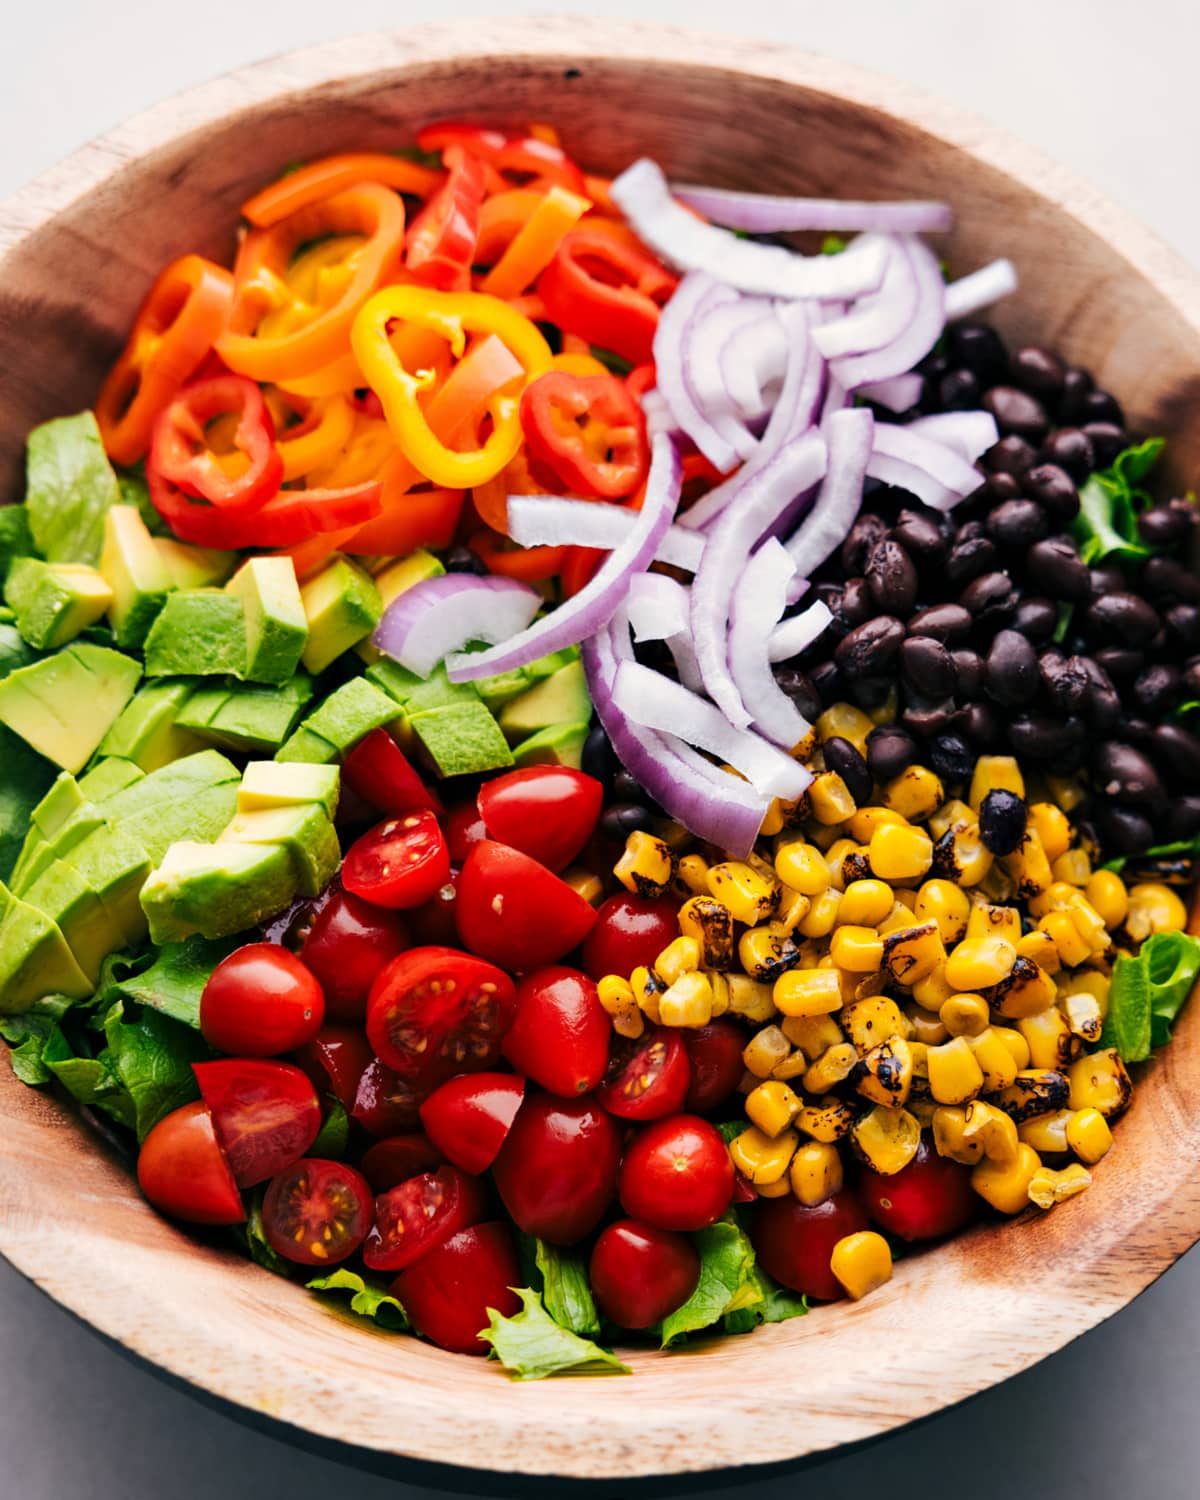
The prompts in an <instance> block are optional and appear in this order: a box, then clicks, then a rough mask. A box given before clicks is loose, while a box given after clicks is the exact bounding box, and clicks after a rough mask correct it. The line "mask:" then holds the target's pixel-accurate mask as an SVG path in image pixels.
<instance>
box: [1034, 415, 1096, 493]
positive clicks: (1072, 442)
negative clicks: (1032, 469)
mask: <svg viewBox="0 0 1200 1500" xmlns="http://www.w3.org/2000/svg"><path fill="white" fill-rule="evenodd" d="M1045 464H1053V465H1054V466H1055V467H1056V468H1059V469H1062V471H1063V472H1064V473H1065V474H1066V475H1067V476H1068V478H1070V479H1072V480H1074V482H1075V483H1076V484H1082V483H1083V481H1084V480H1085V479H1086V478H1087V477H1088V475H1089V474H1090V473H1091V472H1092V470H1093V469H1094V468H1095V467H1096V455H1095V453H1094V451H1093V449H1092V443H1091V439H1090V438H1089V437H1088V435H1087V433H1086V432H1084V431H1083V429H1082V428H1081V427H1060V428H1059V429H1058V431H1057V432H1052V433H1051V434H1050V436H1049V437H1048V438H1047V439H1046V441H1045V442H1044V443H1043V444H1042V446H1041V449H1040V450H1039V452H1038V467H1041V466H1043V465H1045Z"/></svg>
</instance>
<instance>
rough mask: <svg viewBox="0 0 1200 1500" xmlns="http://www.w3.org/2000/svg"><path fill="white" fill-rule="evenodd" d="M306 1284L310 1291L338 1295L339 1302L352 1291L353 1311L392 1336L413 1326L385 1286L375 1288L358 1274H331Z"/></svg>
mask: <svg viewBox="0 0 1200 1500" xmlns="http://www.w3.org/2000/svg"><path fill="white" fill-rule="evenodd" d="M305 1285H306V1286H307V1287H308V1290H309V1291H310V1292H320V1293H336V1294H338V1296H339V1300H340V1296H341V1294H342V1293H344V1292H349V1293H350V1311H351V1312H352V1313H357V1314H358V1316H359V1317H360V1318H370V1319H371V1320H372V1322H374V1323H376V1324H377V1325H378V1326H379V1327H380V1328H385V1329H387V1331H388V1332H389V1333H403V1332H404V1330H405V1329H406V1328H409V1327H411V1326H412V1325H411V1324H410V1323H409V1321H408V1314H407V1313H406V1312H405V1311H404V1309H403V1307H401V1305H400V1304H399V1302H397V1301H396V1299H395V1297H392V1296H390V1295H389V1294H388V1293H387V1292H386V1291H385V1290H384V1289H383V1287H380V1286H373V1285H372V1284H371V1283H370V1282H368V1281H365V1280H364V1279H363V1278H362V1277H361V1276H360V1275H359V1274H358V1272H357V1271H345V1270H337V1271H331V1272H330V1274H329V1275H328V1276H318V1277H317V1279H316V1280H315V1281H309V1282H306V1283H305Z"/></svg>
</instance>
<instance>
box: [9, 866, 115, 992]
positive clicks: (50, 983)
mask: <svg viewBox="0 0 1200 1500" xmlns="http://www.w3.org/2000/svg"><path fill="white" fill-rule="evenodd" d="M91 993H92V986H91V985H90V984H89V983H88V979H87V975H86V974H84V972H83V970H82V969H81V968H80V967H79V965H78V964H77V963H76V962H75V958H74V956H73V954H72V953H71V950H70V948H69V947H68V946H67V940H66V939H65V938H64V937H63V935H62V933H61V932H60V931H59V929H58V927H57V925H56V924H55V923H54V922H52V921H51V920H50V918H49V917H47V916H46V915H45V914H44V913H43V912H40V911H39V910H38V909H37V907H36V906H29V905H28V904H27V903H26V902H24V901H21V900H20V899H19V898H18V897H16V896H14V895H13V893H12V892H11V891H10V890H9V889H8V888H7V886H3V885H0V1015H13V1014H15V1013H16V1012H18V1011H22V1010H28V1009H29V1007H30V1006H31V1005H32V1004H33V1003H34V1002H35V1001H36V1000H41V999H43V998H44V997H45V996H46V995H65V996H66V997H67V998H68V999H69V1000H85V999H86V998H87V997H88V996H89V995H90V994H91Z"/></svg>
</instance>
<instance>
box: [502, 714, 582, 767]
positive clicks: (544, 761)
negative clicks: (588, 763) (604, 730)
mask: <svg viewBox="0 0 1200 1500" xmlns="http://www.w3.org/2000/svg"><path fill="white" fill-rule="evenodd" d="M590 727H591V726H590V725H588V724H552V725H551V726H550V727H549V728H548V729H539V730H538V732H537V733H536V734H531V735H530V736H529V738H528V739H527V740H522V741H521V743H520V744H519V745H515V746H514V747H513V753H512V754H513V764H514V765H517V766H570V767H571V769H572V770H573V771H579V770H582V769H583V742H584V740H586V739H587V737H588V730H589V728H590Z"/></svg>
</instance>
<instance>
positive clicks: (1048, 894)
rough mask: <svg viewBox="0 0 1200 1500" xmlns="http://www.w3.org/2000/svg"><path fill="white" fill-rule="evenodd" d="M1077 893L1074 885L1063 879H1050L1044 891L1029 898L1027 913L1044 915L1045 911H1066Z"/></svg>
mask: <svg viewBox="0 0 1200 1500" xmlns="http://www.w3.org/2000/svg"><path fill="white" fill-rule="evenodd" d="M1078 895H1079V892H1078V890H1077V889H1076V887H1075V886H1073V885H1069V884H1068V883H1067V882H1066V881H1065V880H1052V881H1051V882H1050V884H1049V885H1048V886H1047V887H1046V889H1045V890H1044V891H1039V892H1038V893H1037V895H1036V896H1031V897H1030V898H1029V914H1030V916H1031V917H1044V916H1045V915H1046V913H1047V912H1052V911H1066V910H1067V908H1068V907H1069V906H1070V905H1071V902H1072V901H1074V900H1075V898H1076V896H1078Z"/></svg>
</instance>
